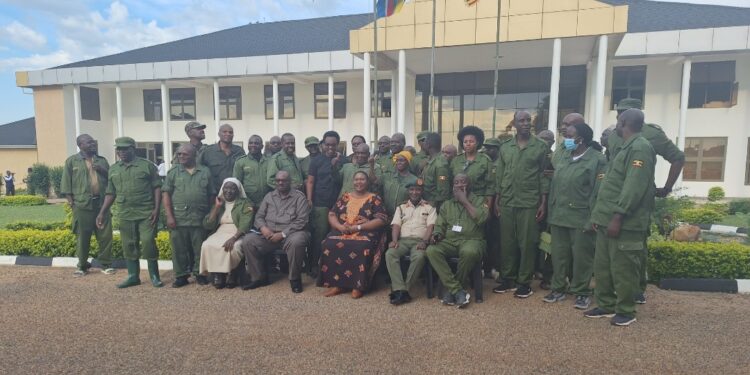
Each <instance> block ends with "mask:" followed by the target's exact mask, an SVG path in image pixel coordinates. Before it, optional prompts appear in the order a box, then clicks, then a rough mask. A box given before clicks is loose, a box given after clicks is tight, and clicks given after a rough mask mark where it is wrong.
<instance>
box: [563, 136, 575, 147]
mask: <svg viewBox="0 0 750 375" xmlns="http://www.w3.org/2000/svg"><path fill="white" fill-rule="evenodd" d="M563 145H564V146H565V149H566V150H575V149H577V148H578V145H577V144H576V140H575V139H573V138H565V139H564V140H563Z"/></svg>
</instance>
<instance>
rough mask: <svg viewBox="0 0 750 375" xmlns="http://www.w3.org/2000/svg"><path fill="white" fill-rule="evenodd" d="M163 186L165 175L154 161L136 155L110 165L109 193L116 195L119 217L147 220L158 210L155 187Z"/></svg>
mask: <svg viewBox="0 0 750 375" xmlns="http://www.w3.org/2000/svg"><path fill="white" fill-rule="evenodd" d="M160 187H161V178H159V174H158V173H157V171H156V166H155V165H154V163H152V162H150V161H148V160H146V159H142V158H139V157H136V158H135V159H133V161H131V162H130V163H125V162H123V161H122V160H120V161H118V162H117V163H115V164H113V165H112V167H111V168H109V181H108V184H107V195H114V196H115V202H116V203H117V205H118V208H119V217H120V218H121V219H125V220H143V219H146V218H148V217H149V215H151V211H153V209H154V190H156V189H158V188H160Z"/></svg>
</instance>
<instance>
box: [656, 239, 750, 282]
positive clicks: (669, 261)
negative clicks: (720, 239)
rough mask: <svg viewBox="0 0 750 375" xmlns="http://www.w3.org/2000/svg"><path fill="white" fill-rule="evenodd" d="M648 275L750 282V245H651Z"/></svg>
mask: <svg viewBox="0 0 750 375" xmlns="http://www.w3.org/2000/svg"><path fill="white" fill-rule="evenodd" d="M648 248H649V254H648V258H649V259H648V275H649V279H650V280H651V281H654V282H656V281H659V280H661V279H664V278H705V279H748V278H750V246H746V245H742V244H738V243H722V244H717V243H706V242H675V241H658V242H650V243H649V244H648Z"/></svg>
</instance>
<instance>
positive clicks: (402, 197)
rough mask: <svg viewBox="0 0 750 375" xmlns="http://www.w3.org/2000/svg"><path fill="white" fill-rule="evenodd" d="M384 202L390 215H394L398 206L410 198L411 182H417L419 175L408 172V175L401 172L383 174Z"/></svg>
mask: <svg viewBox="0 0 750 375" xmlns="http://www.w3.org/2000/svg"><path fill="white" fill-rule="evenodd" d="M383 180H384V181H383V203H385V209H386V211H388V217H391V218H392V217H393V214H394V213H395V212H396V207H398V206H399V205H400V204H401V203H404V202H405V201H406V200H408V199H409V188H408V186H409V185H411V184H416V183H417V176H415V175H413V174H411V173H410V172H407V175H406V176H402V175H401V174H400V173H398V172H396V173H387V174H385V175H384V176H383Z"/></svg>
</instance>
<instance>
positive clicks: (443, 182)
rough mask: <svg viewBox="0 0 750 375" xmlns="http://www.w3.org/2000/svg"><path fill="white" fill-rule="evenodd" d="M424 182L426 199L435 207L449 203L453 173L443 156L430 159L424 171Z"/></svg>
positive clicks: (422, 176) (439, 155)
mask: <svg viewBox="0 0 750 375" xmlns="http://www.w3.org/2000/svg"><path fill="white" fill-rule="evenodd" d="M421 178H422V182H424V199H425V200H427V201H429V202H430V203H432V204H433V205H434V206H435V207H440V204H441V203H442V202H444V201H447V200H448V199H450V197H451V172H450V168H449V166H448V160H446V159H445V157H444V156H443V154H440V153H439V154H437V155H436V156H435V157H434V158H432V159H428V160H427V164H426V165H425V166H424V168H423V169H422V174H421Z"/></svg>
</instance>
